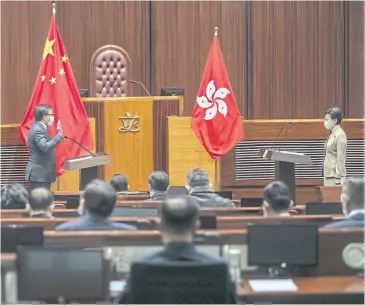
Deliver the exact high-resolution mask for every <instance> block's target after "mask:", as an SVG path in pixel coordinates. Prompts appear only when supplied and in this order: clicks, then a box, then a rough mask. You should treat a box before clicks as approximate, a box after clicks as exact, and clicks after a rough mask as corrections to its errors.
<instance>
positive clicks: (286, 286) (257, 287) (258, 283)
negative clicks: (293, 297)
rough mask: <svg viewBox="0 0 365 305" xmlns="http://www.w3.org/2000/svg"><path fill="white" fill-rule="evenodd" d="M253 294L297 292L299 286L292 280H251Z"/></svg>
mask: <svg viewBox="0 0 365 305" xmlns="http://www.w3.org/2000/svg"><path fill="white" fill-rule="evenodd" d="M248 283H249V284H250V287H251V289H252V291H253V292H296V291H297V290H298V287H297V285H296V284H295V283H294V281H293V280H292V279H270V280H249V281H248Z"/></svg>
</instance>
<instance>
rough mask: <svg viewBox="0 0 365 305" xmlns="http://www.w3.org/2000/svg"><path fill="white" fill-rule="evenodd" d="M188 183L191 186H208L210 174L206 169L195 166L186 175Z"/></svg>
mask: <svg viewBox="0 0 365 305" xmlns="http://www.w3.org/2000/svg"><path fill="white" fill-rule="evenodd" d="M186 183H187V185H188V186H190V187H198V186H208V185H209V176H208V173H207V172H206V171H205V170H202V169H200V168H194V169H193V170H192V171H191V172H190V173H189V174H188V175H187V177H186Z"/></svg>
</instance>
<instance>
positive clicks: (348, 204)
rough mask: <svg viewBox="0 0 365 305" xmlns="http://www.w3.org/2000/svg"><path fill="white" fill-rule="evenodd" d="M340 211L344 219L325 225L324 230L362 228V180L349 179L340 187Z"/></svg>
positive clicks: (364, 210)
mask: <svg viewBox="0 0 365 305" xmlns="http://www.w3.org/2000/svg"><path fill="white" fill-rule="evenodd" d="M341 202H342V210H343V213H344V215H345V219H343V220H340V221H335V222H333V223H330V224H328V225H326V226H325V227H326V228H364V224H365V222H364V214H365V207H364V178H349V179H347V180H346V181H345V183H344V185H343V187H342V194H341Z"/></svg>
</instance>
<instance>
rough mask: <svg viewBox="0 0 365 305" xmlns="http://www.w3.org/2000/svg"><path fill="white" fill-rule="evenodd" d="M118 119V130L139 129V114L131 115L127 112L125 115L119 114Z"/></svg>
mask: <svg viewBox="0 0 365 305" xmlns="http://www.w3.org/2000/svg"><path fill="white" fill-rule="evenodd" d="M119 120H120V121H121V123H122V126H121V127H119V128H118V130H119V132H138V131H139V116H132V115H131V114H130V113H129V112H126V113H125V116H120V117H119Z"/></svg>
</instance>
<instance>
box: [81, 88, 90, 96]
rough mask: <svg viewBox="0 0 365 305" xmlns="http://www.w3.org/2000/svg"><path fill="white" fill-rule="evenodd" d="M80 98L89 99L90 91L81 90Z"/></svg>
mask: <svg viewBox="0 0 365 305" xmlns="http://www.w3.org/2000/svg"><path fill="white" fill-rule="evenodd" d="M79 94H80V97H89V89H79Z"/></svg>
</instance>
